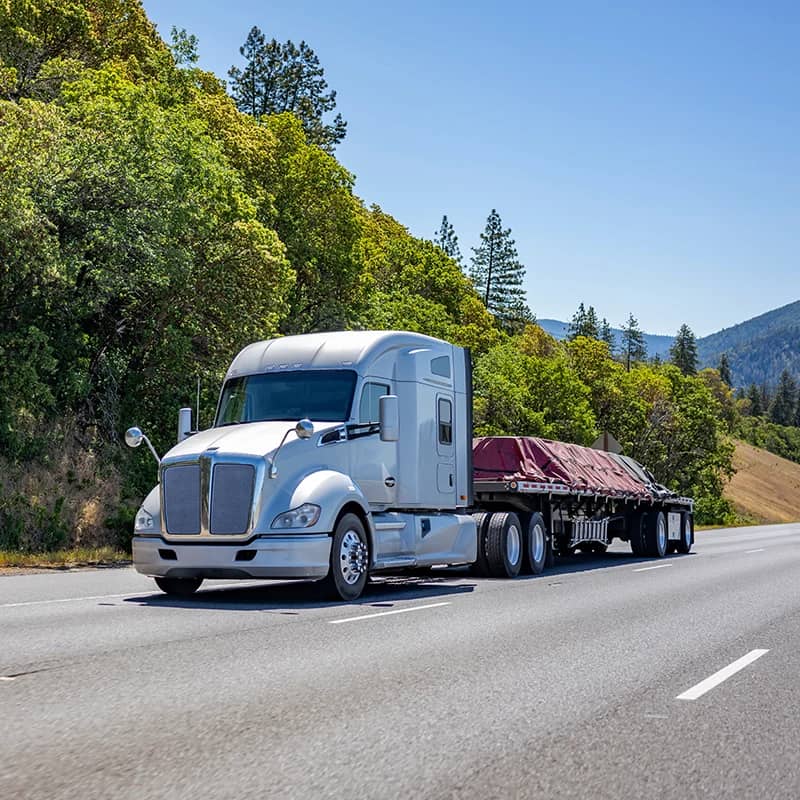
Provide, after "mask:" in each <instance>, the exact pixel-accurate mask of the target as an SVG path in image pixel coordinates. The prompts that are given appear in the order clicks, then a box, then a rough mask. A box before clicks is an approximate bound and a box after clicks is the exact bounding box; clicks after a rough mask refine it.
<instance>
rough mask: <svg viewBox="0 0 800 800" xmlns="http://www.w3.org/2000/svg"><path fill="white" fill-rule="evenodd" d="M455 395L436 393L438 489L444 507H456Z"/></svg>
mask: <svg viewBox="0 0 800 800" xmlns="http://www.w3.org/2000/svg"><path fill="white" fill-rule="evenodd" d="M453 400H454V398H453V394H452V393H451V392H437V393H436V488H437V490H438V493H439V502H440V503H441V505H442V506H446V507H450V508H454V507H455V506H456V457H455V436H456V431H455V414H454V413H453Z"/></svg>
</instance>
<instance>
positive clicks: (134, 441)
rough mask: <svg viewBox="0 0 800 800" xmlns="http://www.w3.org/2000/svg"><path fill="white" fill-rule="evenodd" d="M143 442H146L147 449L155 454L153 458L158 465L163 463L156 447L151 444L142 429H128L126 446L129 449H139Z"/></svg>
mask: <svg viewBox="0 0 800 800" xmlns="http://www.w3.org/2000/svg"><path fill="white" fill-rule="evenodd" d="M142 442H144V443H145V444H146V445H147V447H148V448H149V449H150V452H151V453H152V454H153V458H154V459H155V460H156V464H160V463H161V459H160V458H159V457H158V453H156V449H155V447H153V445H152V444H151V443H150V440H149V439H148V438H147V437H146V436H145V435H144V433H143V432H142V429H141V428H137V427H135V426H134V427H133V428H128V430H126V431H125V444H126V445H128V447H138V446H139V445H140V444H141V443H142Z"/></svg>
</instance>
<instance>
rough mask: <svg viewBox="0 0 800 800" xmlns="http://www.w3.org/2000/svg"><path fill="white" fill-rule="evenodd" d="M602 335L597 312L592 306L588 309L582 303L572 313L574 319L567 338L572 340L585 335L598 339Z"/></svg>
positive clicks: (588, 337)
mask: <svg viewBox="0 0 800 800" xmlns="http://www.w3.org/2000/svg"><path fill="white" fill-rule="evenodd" d="M599 335H600V328H599V325H598V322H597V312H596V311H595V310H594V308H593V307H592V306H589V310H588V311H587V310H586V306H584V304H583V303H581V304H580V305H579V306H578V310H577V311H576V312H575V313H574V314H573V315H572V321H571V322H570V323H569V327H568V328H567V340H568V341H570V342H571V341H572V340H573V339H577V338H578V336H585V337H586V338H587V339H597V338H598V336H599Z"/></svg>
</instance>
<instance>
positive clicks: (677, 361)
mask: <svg viewBox="0 0 800 800" xmlns="http://www.w3.org/2000/svg"><path fill="white" fill-rule="evenodd" d="M669 358H670V361H671V362H672V363H673V364H674V365H675V366H676V367H677V368H678V369H679V370H680V371H681V372H682V373H683V374H684V375H695V374H696V373H697V339H695V335H694V333H692V329H691V328H690V327H689V326H688V325H686V324H683V325H681V327H680V329H679V330H678V335H677V336H676V337H675V341H674V342H673V343H672V347H670V349H669Z"/></svg>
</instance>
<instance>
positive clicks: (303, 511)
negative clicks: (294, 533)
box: [272, 503, 320, 529]
mask: <svg viewBox="0 0 800 800" xmlns="http://www.w3.org/2000/svg"><path fill="white" fill-rule="evenodd" d="M319 512H320V507H319V506H315V505H314V504H313V503H303V505H301V506H299V507H298V508H293V509H291V510H290V511H284V512H283V513H282V514H278V516H277V517H275V519H274V520H272V527H273V528H281V529H286V528H310V527H311V526H312V525H314V524H316V522H317V520H318V519H319Z"/></svg>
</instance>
